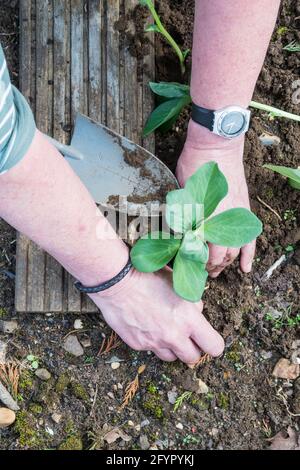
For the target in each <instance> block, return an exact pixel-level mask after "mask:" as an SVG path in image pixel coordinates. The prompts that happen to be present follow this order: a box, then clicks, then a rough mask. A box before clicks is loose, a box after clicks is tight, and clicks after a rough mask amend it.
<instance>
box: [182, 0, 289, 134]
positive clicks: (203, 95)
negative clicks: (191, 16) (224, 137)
mask: <svg viewBox="0 0 300 470" xmlns="http://www.w3.org/2000/svg"><path fill="white" fill-rule="evenodd" d="M279 5H280V1H279V0H252V1H249V2H247V1H242V0H226V1H224V0H196V3H195V6H196V11H195V25H194V41H193V58H192V59H193V62H192V79H191V95H192V99H193V101H194V102H195V103H196V104H198V105H199V106H203V107H205V108H209V109H220V108H222V107H225V106H230V105H239V106H243V107H247V106H248V105H249V102H250V100H251V97H252V94H253V90H254V87H255V83H256V81H257V78H258V75H259V72H260V70H261V67H262V65H263V61H264V58H265V54H266V51H267V48H268V44H269V41H270V37H271V34H272V31H273V28H274V25H275V21H276V16H277V12H278V8H279ZM204 135H205V136H206V135H207V136H211V137H212V138H213V136H212V135H210V134H209V133H208V131H207V132H205V131H204ZM216 139H219V138H218V137H217V138H216Z"/></svg>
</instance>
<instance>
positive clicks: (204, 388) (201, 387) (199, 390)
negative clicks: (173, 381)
mask: <svg viewBox="0 0 300 470" xmlns="http://www.w3.org/2000/svg"><path fill="white" fill-rule="evenodd" d="M196 382H197V386H198V388H197V390H196V393H198V394H202V393H204V394H206V393H208V386H207V385H206V383H204V382H203V381H202V380H201V379H197V380H196Z"/></svg>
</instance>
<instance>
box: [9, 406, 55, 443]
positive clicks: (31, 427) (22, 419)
mask: <svg viewBox="0 0 300 470" xmlns="http://www.w3.org/2000/svg"><path fill="white" fill-rule="evenodd" d="M14 429H15V431H16V432H17V433H18V434H19V443H20V445H21V446H22V447H26V448H29V449H44V448H46V446H47V437H46V435H45V434H44V433H43V434H42V433H41V432H39V431H38V429H37V421H36V418H35V417H34V416H33V415H32V414H30V413H29V412H28V411H26V410H22V411H19V412H18V413H17V416H16V421H15V426H14Z"/></svg>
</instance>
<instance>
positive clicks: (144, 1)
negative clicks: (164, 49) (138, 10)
mask: <svg viewBox="0 0 300 470" xmlns="http://www.w3.org/2000/svg"><path fill="white" fill-rule="evenodd" d="M139 1H140V4H141V5H143V6H146V7H147V8H148V9H149V11H150V13H151V15H152V17H153V19H154V21H155V23H154V24H150V25H148V26H147V27H146V30H145V31H148V32H150V31H154V32H156V33H159V34H161V35H162V36H163V37H164V38H165V40H166V41H167V42H168V43H169V44H170V46H171V47H172V48H173V49H174V51H175V53H176V54H177V56H178V59H179V64H180V70H181V73H182V75H183V74H184V73H185V59H186V57H187V55H188V54H189V52H190V50H189V49H186V50H185V51H182V50H181V49H180V47H179V46H178V44H177V42H176V41H175V39H174V38H172V36H171V34H169V32H168V31H167V30H166V28H165V27H164V25H163V24H162V22H161V20H160V17H159V15H158V13H157V11H156V10H155V7H154V4H153V2H152V0H139Z"/></svg>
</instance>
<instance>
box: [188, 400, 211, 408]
mask: <svg viewBox="0 0 300 470" xmlns="http://www.w3.org/2000/svg"><path fill="white" fill-rule="evenodd" d="M190 403H191V405H192V406H193V407H194V408H196V409H197V410H199V411H204V410H208V408H209V405H210V401H209V400H207V399H206V398H192V399H191V401H190Z"/></svg>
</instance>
